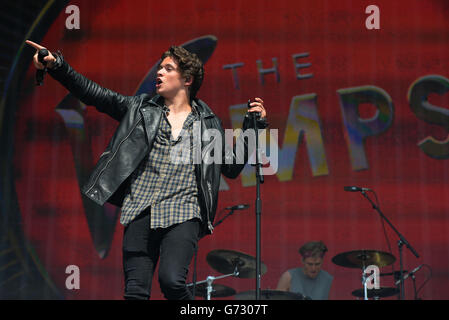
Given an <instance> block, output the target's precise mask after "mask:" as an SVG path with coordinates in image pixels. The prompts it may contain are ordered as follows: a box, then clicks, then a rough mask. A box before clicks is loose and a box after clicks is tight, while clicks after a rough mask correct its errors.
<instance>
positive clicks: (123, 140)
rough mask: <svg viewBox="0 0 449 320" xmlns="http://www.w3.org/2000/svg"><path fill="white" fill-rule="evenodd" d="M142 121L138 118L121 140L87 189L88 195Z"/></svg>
mask: <svg viewBox="0 0 449 320" xmlns="http://www.w3.org/2000/svg"><path fill="white" fill-rule="evenodd" d="M141 121H142V118H140V119H139V120H138V121H137V122H136V123H135V124H134V125H133V127H132V129H131V131H130V132H129V133H128V134H127V135H126V137H125V138H123V139H122V141H120V143H119V145H118V147H117V150H115V152H114V153H113V154H112V156H111V158H110V159H109V160H108V162H106V164H105V166H104V167H103V169H101V171H100V172H99V173H98V175H97V177H96V178H95V181H94V183H93V184H92V186H91V187H90V188H89V189H87V191H86V193H89V192H90V191H91V190H92V188H93V187H94V186H95V184H96V183H97V181H98V179H99V178H100V176H101V174H102V173H103V172H104V171H105V170H106V168H107V167H108V165H109V163H110V162H111V161H112V160H113V159H114V157H115V155H116V154H117V152H118V150H119V149H120V146H121V145H122V143H123V142H125V140H126V139H128V138H129V136H130V135H131V133H133V131H134V129H135V128H136V127H137V125H138V124H139V123H140V122H141Z"/></svg>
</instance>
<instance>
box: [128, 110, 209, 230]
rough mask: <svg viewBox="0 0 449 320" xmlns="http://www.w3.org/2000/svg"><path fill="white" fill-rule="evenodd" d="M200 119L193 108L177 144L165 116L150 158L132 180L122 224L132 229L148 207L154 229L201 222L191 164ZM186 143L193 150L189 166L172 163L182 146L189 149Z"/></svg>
mask: <svg viewBox="0 0 449 320" xmlns="http://www.w3.org/2000/svg"><path fill="white" fill-rule="evenodd" d="M197 119H198V115H197V113H196V112H195V110H194V108H192V112H191V113H190V114H189V115H188V116H187V118H186V120H185V122H184V124H183V128H182V130H181V132H180V134H179V136H178V138H177V139H176V140H173V138H172V135H171V126H170V123H169V122H168V119H167V117H166V115H165V112H164V113H163V116H162V117H161V122H160V124H159V129H158V132H157V134H156V137H155V139H154V143H153V147H152V149H151V151H150V153H149V155H148V156H146V157H145V158H144V159H143V161H142V162H141V164H140V165H139V167H138V168H137V169H136V170H135V171H134V172H133V174H132V176H131V183H130V190H129V193H128V194H127V195H126V197H125V199H124V202H123V206H122V214H121V217H120V223H121V224H123V225H125V226H126V225H128V224H129V223H130V222H131V221H132V220H133V219H134V218H135V217H136V216H138V215H139V214H140V213H141V212H142V211H144V210H145V209H146V208H148V207H151V228H152V229H155V228H167V227H169V226H171V225H173V224H176V223H182V222H184V221H187V220H190V219H193V218H199V219H201V214H200V206H199V202H198V187H197V183H196V176H195V166H194V165H193V162H192V160H191V159H193V156H192V149H193V148H192V141H193V135H192V132H193V129H192V128H193V123H194V121H195V120H197ZM183 139H184V140H183ZM185 139H188V141H186V140H185ZM186 142H187V143H188V144H187V145H188V146H189V147H190V148H189V150H190V152H189V160H190V161H189V163H187V164H185V163H180V162H179V161H172V157H171V155H172V154H173V153H171V151H172V150H177V149H179V146H181V144H182V145H184V146H185V145H186ZM177 147H178V148H177Z"/></svg>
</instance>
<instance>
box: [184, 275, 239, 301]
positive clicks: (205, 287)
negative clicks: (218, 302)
mask: <svg viewBox="0 0 449 320" xmlns="http://www.w3.org/2000/svg"><path fill="white" fill-rule="evenodd" d="M211 278H214V277H210V276H209V277H207V279H206V280H204V281H200V282H197V283H196V290H197V291H196V293H195V295H196V296H197V297H203V298H205V299H206V300H210V299H211V298H223V297H230V296H233V295H235V294H236V291H235V290H234V289H233V288H231V287H228V286H224V285H222V284H216V283H214V284H212V282H213V281H214V280H216V279H217V278H214V279H211ZM191 286H193V283H189V284H188V285H187V287H191Z"/></svg>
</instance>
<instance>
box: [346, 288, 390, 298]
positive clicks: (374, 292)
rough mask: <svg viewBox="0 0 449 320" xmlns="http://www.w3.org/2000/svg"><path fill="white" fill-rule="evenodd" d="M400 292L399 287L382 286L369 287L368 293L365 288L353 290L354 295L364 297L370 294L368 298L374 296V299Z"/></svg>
mask: <svg viewBox="0 0 449 320" xmlns="http://www.w3.org/2000/svg"><path fill="white" fill-rule="evenodd" d="M397 294H399V290H398V289H397V288H390V287H382V288H379V289H368V290H367V294H366V293H365V292H364V289H357V290H354V291H352V295H353V296H355V297H359V298H363V297H365V296H368V298H373V299H374V300H379V299H380V298H386V297H392V296H395V295H397Z"/></svg>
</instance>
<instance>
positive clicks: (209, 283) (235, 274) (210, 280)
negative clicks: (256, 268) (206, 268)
mask: <svg viewBox="0 0 449 320" xmlns="http://www.w3.org/2000/svg"><path fill="white" fill-rule="evenodd" d="M239 273H240V272H239V270H238V266H235V269H234V272H233V273H229V274H225V275H222V276H218V277H214V276H207V278H206V280H201V281H198V282H196V283H188V284H187V285H186V286H187V287H191V286H193V285H194V284H195V285H198V284H202V283H207V295H206V300H210V298H211V295H212V283H213V282H214V281H215V280H219V279H223V278H227V277H238V275H239Z"/></svg>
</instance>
